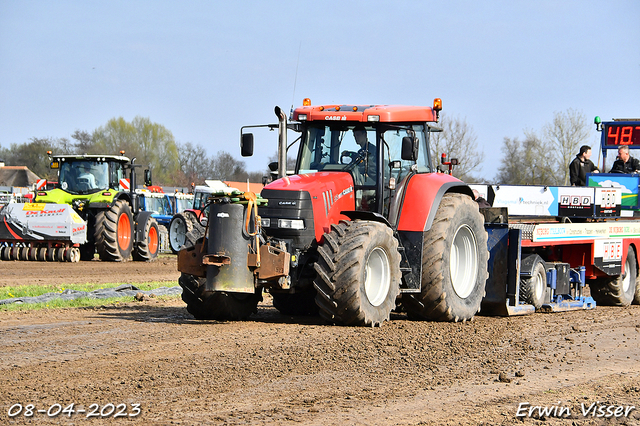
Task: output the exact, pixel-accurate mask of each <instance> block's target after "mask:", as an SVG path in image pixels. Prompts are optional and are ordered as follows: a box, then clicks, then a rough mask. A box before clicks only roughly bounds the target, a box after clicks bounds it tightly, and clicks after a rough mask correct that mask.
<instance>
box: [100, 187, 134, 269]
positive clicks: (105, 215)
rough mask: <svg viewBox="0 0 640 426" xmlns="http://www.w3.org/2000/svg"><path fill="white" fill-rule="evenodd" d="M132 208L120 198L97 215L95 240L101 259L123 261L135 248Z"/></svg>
mask: <svg viewBox="0 0 640 426" xmlns="http://www.w3.org/2000/svg"><path fill="white" fill-rule="evenodd" d="M132 223H133V220H132V217H131V208H130V207H129V204H127V202H126V201H124V200H118V201H116V202H115V203H113V205H112V206H111V208H110V209H109V210H107V211H101V212H99V213H98V214H97V215H96V227H95V242H96V248H97V250H98V255H99V256H100V259H101V260H107V261H115V262H121V261H123V260H127V259H128V258H129V256H131V250H132V249H133V239H132V234H133V229H132Z"/></svg>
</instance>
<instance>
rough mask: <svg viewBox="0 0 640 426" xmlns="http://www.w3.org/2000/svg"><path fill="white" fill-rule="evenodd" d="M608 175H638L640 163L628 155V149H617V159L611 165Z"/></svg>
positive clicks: (622, 147) (624, 147)
mask: <svg viewBox="0 0 640 426" xmlns="http://www.w3.org/2000/svg"><path fill="white" fill-rule="evenodd" d="M610 173H640V161H639V160H638V159H637V158H633V157H632V156H631V155H629V147H628V146H621V147H620V148H618V159H617V160H616V161H615V162H614V163H613V167H611V172H610Z"/></svg>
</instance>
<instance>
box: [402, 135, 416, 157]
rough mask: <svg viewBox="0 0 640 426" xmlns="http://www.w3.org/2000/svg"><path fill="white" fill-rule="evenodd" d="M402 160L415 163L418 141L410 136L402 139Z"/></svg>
mask: <svg viewBox="0 0 640 426" xmlns="http://www.w3.org/2000/svg"><path fill="white" fill-rule="evenodd" d="M402 159H403V160H407V161H416V160H417V159H418V140H417V139H416V138H412V137H410V136H405V137H403V138H402Z"/></svg>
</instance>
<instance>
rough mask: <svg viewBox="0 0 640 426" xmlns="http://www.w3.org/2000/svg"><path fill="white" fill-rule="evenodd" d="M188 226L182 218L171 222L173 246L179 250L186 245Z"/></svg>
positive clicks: (170, 231)
mask: <svg viewBox="0 0 640 426" xmlns="http://www.w3.org/2000/svg"><path fill="white" fill-rule="evenodd" d="M186 233H187V226H186V225H185V223H184V220H182V219H176V220H174V221H173V222H171V229H170V230H169V236H170V238H169V239H170V240H171V248H172V249H174V250H178V249H179V248H180V247H182V246H183V245H184V242H185V240H186Z"/></svg>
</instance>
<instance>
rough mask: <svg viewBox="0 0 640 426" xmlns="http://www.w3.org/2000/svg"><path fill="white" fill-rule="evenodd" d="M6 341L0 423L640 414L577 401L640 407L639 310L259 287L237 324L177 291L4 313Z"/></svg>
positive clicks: (136, 274)
mask: <svg viewBox="0 0 640 426" xmlns="http://www.w3.org/2000/svg"><path fill="white" fill-rule="evenodd" d="M25 266H28V267H25ZM0 271H1V272H2V273H1V274H0V275H2V277H0V285H8V284H16V281H17V282H18V283H22V284H25V283H30V282H41V283H51V282H53V283H57V284H58V283H59V284H63V283H68V282H71V281H75V282H87V281H98V282H114V281H117V282H143V281H159V280H160V281H162V280H175V279H176V278H177V276H178V274H177V272H176V269H175V260H174V259H173V258H164V259H161V260H160V261H159V262H154V263H151V264H140V263H134V262H127V263H123V264H113V263H107V264H104V263H101V262H86V263H80V264H76V265H70V264H35V263H31V262H24V263H23V264H22V265H18V262H0ZM114 277H115V278H117V280H114V279H113V278H114ZM0 336H2V347H1V350H0V353H1V354H2V355H1V358H2V363H1V364H0V395H1V397H0V402H1V404H0V410H1V411H0V424H11V423H13V422H15V423H16V424H26V423H27V422H29V421H30V420H31V422H32V423H33V424H47V423H51V424H53V423H60V424H68V423H74V424H85V423H86V422H88V421H89V420H88V419H87V418H86V417H87V413H77V412H76V413H75V414H73V415H72V416H71V418H69V417H61V416H58V417H56V418H55V419H50V418H49V417H48V416H47V414H46V412H45V413H37V412H35V413H34V415H33V417H30V418H28V417H25V416H24V410H23V412H22V413H21V414H19V415H17V416H15V417H11V418H10V417H9V415H8V412H9V410H10V408H11V407H14V410H17V406H16V405H15V404H21V405H22V406H26V405H27V404H30V403H31V404H34V405H35V409H36V410H38V409H43V410H45V411H46V410H48V409H49V408H52V412H53V411H55V410H56V409H57V406H55V405H54V404H56V403H59V404H61V406H62V407H66V406H68V405H69V404H71V403H75V407H74V408H75V409H76V410H77V409H79V408H80V409H90V405H91V404H93V403H95V404H99V409H104V408H105V407H106V410H105V411H104V413H108V411H109V410H110V406H108V405H107V404H109V403H111V404H114V405H115V406H117V405H118V404H127V405H126V406H123V408H126V412H127V413H132V412H134V408H133V406H132V405H131V404H140V410H141V412H140V414H139V415H138V416H136V417H134V418H131V419H130V420H132V421H136V422H138V423H139V424H188V425H191V424H221V425H240V424H252V425H253V424H313V425H320V424H322V425H325V424H341V425H369V424H380V425H396V424H402V425H404V424H407V425H442V424H444V425H459V424H460V425H477V424H486V425H494V424H504V425H511V424H521V423H523V424H546V425H556V424H558V425H571V424H627V425H637V424H640V409H639V408H635V409H632V410H630V411H629V412H628V416H627V417H621V418H619V419H618V420H613V421H612V420H610V419H609V420H607V421H605V420H604V419H602V418H598V417H592V416H591V415H589V416H586V417H585V416H583V415H582V413H581V404H584V405H585V407H587V408H588V407H589V406H590V405H591V404H593V403H598V404H600V403H602V404H605V405H615V406H618V405H620V406H628V405H632V406H635V407H640V368H639V367H640V352H639V351H638V346H639V345H638V343H639V342H640V307H638V306H633V307H630V308H607V307H598V308H597V309H596V310H594V311H582V312H572V313H560V314H536V315H531V316H527V317H514V318H491V317H477V318H476V319H475V320H474V321H473V322H470V323H465V324H449V323H429V322H413V321H409V320H407V319H406V317H405V316H404V315H401V314H397V315H396V314H394V315H393V317H392V321H391V322H390V323H386V324H385V325H384V326H383V327H382V328H380V329H378V328H377V329H368V328H351V327H333V326H328V325H324V324H323V323H322V322H321V321H320V320H319V319H317V318H290V317H285V316H282V315H280V314H279V313H278V312H277V311H276V310H275V309H274V308H273V307H272V306H271V302H270V300H269V298H268V296H267V297H265V301H264V302H263V303H261V305H260V307H259V311H258V314H257V315H255V316H254V317H252V320H251V321H247V322H235V323H233V322H230V323H224V322H216V321H208V322H198V321H195V320H193V319H192V318H191V317H190V315H189V314H188V313H187V312H186V310H185V308H184V305H183V304H182V302H181V301H175V302H161V301H158V300H153V299H152V300H150V301H146V302H132V303H129V304H127V305H126V306H124V307H118V308H113V307H102V308H92V309H68V310H51V311H38V312H29V313H9V312H0ZM501 373H502V374H501ZM500 376H502V381H500ZM518 376H519V377H518ZM524 403H529V404H531V405H532V406H541V407H547V408H550V409H552V408H553V407H554V406H560V407H568V408H569V410H570V412H571V416H570V417H569V418H566V416H564V417H563V418H554V417H548V416H545V417H544V420H537V419H536V418H534V417H539V416H538V415H537V411H535V410H534V412H533V413H532V414H533V417H524V418H517V417H516V414H517V412H518V408H519V407H520V408H521V410H524V412H525V413H527V414H528V408H529V406H525V405H522V404H524ZM523 407H524V408H523ZM585 409H586V408H585ZM614 409H615V408H614ZM623 411H624V410H623ZM521 412H523V411H521ZM563 413H566V410H565V411H564V412H563ZM605 413H606V411H605ZM597 414H598V413H597V412H596V416H597ZM108 419H109V420H108V421H109V423H113V422H114V419H113V415H111V416H109V418H108ZM94 420H95V419H94Z"/></svg>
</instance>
